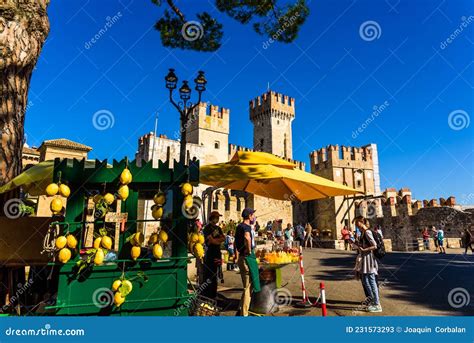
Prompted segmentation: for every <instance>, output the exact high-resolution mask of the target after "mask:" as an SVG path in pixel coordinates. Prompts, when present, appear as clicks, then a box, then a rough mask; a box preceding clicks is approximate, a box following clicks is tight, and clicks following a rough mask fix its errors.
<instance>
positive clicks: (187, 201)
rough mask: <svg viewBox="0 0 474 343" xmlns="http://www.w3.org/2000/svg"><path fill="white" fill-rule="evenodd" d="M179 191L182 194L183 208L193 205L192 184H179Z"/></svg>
mask: <svg viewBox="0 0 474 343" xmlns="http://www.w3.org/2000/svg"><path fill="white" fill-rule="evenodd" d="M181 193H183V195H184V200H183V205H184V208H185V209H187V210H188V209H190V208H191V207H193V203H194V200H193V185H191V184H190V183H189V182H186V183H183V184H182V185H181Z"/></svg>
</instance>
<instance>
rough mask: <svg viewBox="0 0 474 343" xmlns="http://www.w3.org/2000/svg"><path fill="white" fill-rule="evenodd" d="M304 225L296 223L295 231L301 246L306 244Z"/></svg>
mask: <svg viewBox="0 0 474 343" xmlns="http://www.w3.org/2000/svg"><path fill="white" fill-rule="evenodd" d="M304 235H305V231H304V227H303V225H301V224H300V223H298V224H296V225H295V231H294V236H295V239H296V241H297V242H299V243H300V247H303V246H304Z"/></svg>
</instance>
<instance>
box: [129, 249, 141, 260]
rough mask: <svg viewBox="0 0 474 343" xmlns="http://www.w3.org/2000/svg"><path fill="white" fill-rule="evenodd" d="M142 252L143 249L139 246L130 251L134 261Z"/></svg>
mask: <svg viewBox="0 0 474 343" xmlns="http://www.w3.org/2000/svg"><path fill="white" fill-rule="evenodd" d="M141 252H142V249H141V248H140V247H137V246H133V247H132V250H131V251H130V256H131V257H132V259H133V260H136V259H137V258H139V257H140V254H141Z"/></svg>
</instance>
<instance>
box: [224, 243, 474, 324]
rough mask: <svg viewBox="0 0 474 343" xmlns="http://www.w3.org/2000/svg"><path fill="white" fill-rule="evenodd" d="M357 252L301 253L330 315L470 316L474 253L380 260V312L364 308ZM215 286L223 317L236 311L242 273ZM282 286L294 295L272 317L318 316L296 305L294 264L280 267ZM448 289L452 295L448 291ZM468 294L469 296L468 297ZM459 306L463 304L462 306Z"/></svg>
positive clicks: (309, 283)
mask: <svg viewBox="0 0 474 343" xmlns="http://www.w3.org/2000/svg"><path fill="white" fill-rule="evenodd" d="M354 259H355V253H353V252H344V251H337V250H329V249H309V250H305V251H304V266H305V280H306V288H307V290H308V292H309V294H310V297H311V300H313V301H314V299H315V298H316V297H317V295H318V293H319V290H318V288H319V283H320V282H324V283H325V287H326V298H327V308H328V315H329V316H367V315H370V316H374V315H383V316H443V315H449V316H453V315H471V316H472V315H474V255H472V254H470V253H469V255H463V251H461V250H460V249H448V253H447V254H446V255H440V254H436V253H429V252H428V253H425V252H413V253H390V254H387V255H386V256H385V258H384V259H383V260H382V262H381V263H380V273H379V282H380V292H381V302H382V306H383V312H382V313H377V314H371V313H368V312H366V311H364V310H363V306H362V301H363V300H364V293H363V290H362V286H361V284H360V281H358V280H356V279H355V278H354V276H353V272H352V268H353V266H354ZM224 280H225V282H224V283H222V284H220V286H219V299H220V301H219V305H220V306H221V307H222V308H223V311H222V313H221V314H222V315H235V313H236V310H237V308H238V300H239V298H240V294H241V288H240V287H241V280H240V274H237V273H236V272H234V271H225V272H224ZM282 286H283V287H285V288H286V289H288V290H289V291H290V292H291V294H292V301H293V302H292V305H290V306H283V307H280V310H279V311H278V313H276V314H273V315H275V316H282V315H283V316H288V315H289V316H305V315H306V316H308V315H309V316H320V315H321V309H320V308H317V307H314V308H310V309H299V308H296V307H294V306H293V305H294V304H295V303H297V302H299V301H301V297H302V294H301V282H300V274H299V268H298V266H297V265H294V266H293V265H289V266H286V267H284V268H283V272H282ZM450 292H451V294H450ZM466 295H467V297H466ZM460 305H462V306H460Z"/></svg>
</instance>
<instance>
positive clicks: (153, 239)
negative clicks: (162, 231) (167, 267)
mask: <svg viewBox="0 0 474 343" xmlns="http://www.w3.org/2000/svg"><path fill="white" fill-rule="evenodd" d="M157 242H158V235H157V234H156V233H152V234H151V236H150V238H149V239H148V243H150V244H155V243H157Z"/></svg>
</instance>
